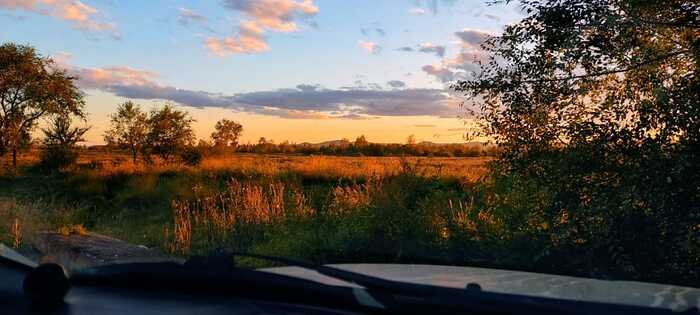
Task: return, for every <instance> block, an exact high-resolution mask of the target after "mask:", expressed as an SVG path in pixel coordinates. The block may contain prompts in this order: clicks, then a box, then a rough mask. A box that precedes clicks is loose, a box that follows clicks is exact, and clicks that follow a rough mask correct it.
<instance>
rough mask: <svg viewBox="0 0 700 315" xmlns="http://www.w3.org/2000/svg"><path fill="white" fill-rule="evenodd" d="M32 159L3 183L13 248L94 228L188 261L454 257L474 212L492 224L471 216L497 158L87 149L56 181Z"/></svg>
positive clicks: (0, 197)
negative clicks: (152, 156) (133, 155)
mask: <svg viewBox="0 0 700 315" xmlns="http://www.w3.org/2000/svg"><path fill="white" fill-rule="evenodd" d="M20 161H21V162H22V163H21V166H20V168H19V170H18V171H14V172H11V171H7V170H8V169H9V168H8V167H7V166H6V167H5V170H6V173H5V174H4V175H3V176H2V177H0V219H1V220H2V222H4V224H3V225H2V226H0V239H2V241H3V242H5V243H9V244H14V243H19V244H27V243H29V242H30V240H31V237H32V234H33V233H34V232H35V231H38V230H44V229H53V230H57V229H60V228H63V229H64V230H65V228H66V227H70V226H73V225H82V226H84V227H86V228H87V229H88V230H90V231H95V232H99V233H104V234H107V235H111V236H114V237H117V238H121V239H124V240H127V241H129V242H133V243H137V244H144V245H147V246H153V247H157V248H161V249H163V250H165V251H169V252H172V253H174V254H178V255H191V254H206V253H207V252H210V251H212V250H216V249H222V248H227V249H236V250H249V251H256V252H262V253H267V254H275V255H283V256H291V257H297V258H304V259H309V260H314V261H319V262H328V261H363V260H364V261H366V260H375V261H387V260H389V261H431V260H439V259H448V260H449V259H452V257H451V254H450V255H448V254H447V252H445V251H444V249H445V248H446V247H447V242H448V241H449V240H450V239H453V238H455V235H460V234H463V232H464V231H467V230H468V229H469V228H470V226H472V227H473V225H474V224H473V223H470V221H469V220H470V219H469V218H468V217H469V216H471V217H474V218H477V217H478V216H481V218H482V219H483V218H484V215H483V214H479V213H478V212H474V213H469V211H470V210H471V208H470V207H472V206H473V203H474V193H473V191H472V190H473V186H474V185H475V183H477V182H478V180H479V178H480V177H481V176H482V175H483V174H484V172H485V170H486V168H485V163H486V162H487V161H488V159H486V158H417V157H407V158H395V157H329V156H286V155H231V156H214V157H207V158H205V159H204V160H203V161H202V163H201V164H200V165H199V166H196V167H190V166H185V165H181V164H156V165H150V166H146V165H143V164H136V165H135V164H133V163H131V162H130V161H129V160H128V157H127V156H126V155H125V154H123V153H120V152H109V153H108V152H103V151H96V150H82V151H81V152H80V159H79V163H78V166H76V167H74V168H72V169H70V170H66V171H65V172H62V173H56V174H53V175H45V174H42V173H40V172H37V171H35V170H33V169H32V164H33V163H35V161H36V158H35V154H32V152H30V153H28V154H25V155H23V156H21V157H20ZM470 224H471V225H470ZM20 236H21V237H20ZM18 239H19V240H18Z"/></svg>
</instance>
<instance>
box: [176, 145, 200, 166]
mask: <svg viewBox="0 0 700 315" xmlns="http://www.w3.org/2000/svg"><path fill="white" fill-rule="evenodd" d="M203 156H204V154H202V149H200V148H196V147H189V148H186V149H185V150H184V151H182V153H180V158H182V161H183V162H185V164H186V165H189V166H197V165H199V163H201V162H202V158H203Z"/></svg>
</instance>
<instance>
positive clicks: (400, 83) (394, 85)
mask: <svg viewBox="0 0 700 315" xmlns="http://www.w3.org/2000/svg"><path fill="white" fill-rule="evenodd" d="M386 84H387V85H388V86H390V87H392V88H395V89H400V88H405V87H406V82H403V81H400V80H391V81H389V82H387V83H386Z"/></svg>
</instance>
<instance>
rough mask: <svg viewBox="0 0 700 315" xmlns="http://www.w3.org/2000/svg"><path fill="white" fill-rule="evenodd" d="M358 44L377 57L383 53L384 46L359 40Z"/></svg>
mask: <svg viewBox="0 0 700 315" xmlns="http://www.w3.org/2000/svg"><path fill="white" fill-rule="evenodd" d="M357 44H358V45H359V46H360V48H362V49H364V50H366V51H367V52H369V53H372V54H375V55H376V54H378V53H379V52H380V51H382V46H379V45H377V43H375V42H370V41H364V40H359V41H357Z"/></svg>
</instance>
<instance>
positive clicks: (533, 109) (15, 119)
mask: <svg viewBox="0 0 700 315" xmlns="http://www.w3.org/2000/svg"><path fill="white" fill-rule="evenodd" d="M0 29H2V30H3V31H2V37H1V38H0V105H1V111H0V242H1V243H3V244H4V245H6V246H7V247H11V248H14V250H16V251H17V252H19V253H22V254H23V255H25V256H27V257H29V258H31V259H33V260H34V261H37V262H58V263H60V264H62V265H64V266H66V267H67V268H70V269H76V268H80V267H87V266H96V265H105V264H114V263H126V262H136V261H138V262H156V261H158V262H160V261H184V260H186V259H188V258H191V257H195V256H210V255H212V254H218V253H222V252H245V253H255V254H260V255H268V256H276V257H286V258H291V259H296V260H301V261H306V262H311V263H314V264H369V263H371V264H393V265H386V268H388V269H385V268H384V267H383V268H379V267H377V268H378V269H374V267H367V266H365V267H357V266H355V267H348V268H350V269H353V270H364V271H366V272H367V273H371V274H372V275H374V276H377V277H382V276H384V277H390V278H392V279H393V280H397V281H400V280H406V281H414V282H419V283H420V282H421V281H433V282H432V283H431V284H438V285H443V286H451V287H464V286H465V285H467V284H468V283H470V282H475V284H477V285H480V286H481V287H483V288H485V289H489V288H491V289H495V288H502V289H503V290H505V291H507V292H508V293H522V294H527V293H533V294H534V293H537V292H539V293H542V292H544V293H543V294H550V295H552V296H554V295H567V294H568V293H567V292H573V291H575V292H576V293H575V294H573V293H572V295H567V297H569V298H572V299H585V298H586V297H587V296H589V297H593V296H595V297H601V298H604V297H605V296H609V295H610V294H612V293H610V292H613V291H615V292H617V293H620V294H622V295H628V296H629V297H630V298H632V297H633V295H634V294H635V293H634V292H637V291H634V290H637V289H639V290H641V289H640V288H642V287H643V288H649V289H648V290H647V289H644V290H647V291H644V292H649V293H648V294H647V295H644V298H645V299H646V298H647V296H648V298H649V299H650V301H651V302H649V303H648V304H651V303H652V302H653V301H652V300H653V299H654V294H656V293H657V291H656V287H653V288H652V287H646V286H644V285H647V284H637V285H638V286H629V287H614V288H612V289H611V288H608V289H604V290H602V291H601V286H605V285H607V284H606V283H607V282H605V281H597V280H596V281H593V282H584V283H585V284H586V285H582V286H578V287H576V288H575V289H574V288H569V289H566V290H565V289H561V286H567V285H569V284H571V283H576V281H584V279H582V278H594V279H598V280H625V281H638V282H649V283H662V284H671V285H676V286H679V287H668V288H670V289H669V292H671V293H669V294H675V292H677V291H674V290H680V291H678V292H685V291H682V290H685V289H687V290H691V289H688V288H680V287H700V268H698V266H700V207H699V205H700V169H698V166H699V165H700V163H698V162H700V159H699V157H698V152H700V78H699V77H698V67H699V66H700V4H698V3H697V1H691V0H686V1H682V0H678V1H632V0H623V1H618V0H615V1H613V0H601V1H595V2H592V1H585V0H567V1H555V0H522V1H495V2H493V1H484V0H454V1H453V0H451V1H447V0H416V1H409V0H406V1H399V0H396V1H393V0H392V1H371V0H357V1H355V0H353V1H333V0H245V1H244V0H225V1H207V2H200V1H178V2H177V3H174V2H172V3H171V2H167V3H166V2H162V1H148V2H144V1H119V2H109V1H90V0H81V1H14V0H10V1H0ZM236 264H237V265H239V266H245V267H251V268H270V267H279V266H280V264H279V263H275V262H270V261H264V260H258V259H254V258H240V259H236ZM282 265H283V264H282ZM415 265H440V266H443V267H441V268H442V269H430V268H428V269H421V268H418V267H415ZM390 266H394V267H393V268H394V269H392V267H390ZM408 266H413V267H412V268H414V269H410V268H409V267H408ZM444 266H450V267H444ZM456 267H469V268H470V269H464V268H462V269H460V268H456ZM415 268H417V269H415ZM274 270H276V271H277V272H280V270H282V271H284V269H274ZM401 270H420V271H414V273H410V272H407V273H402V272H401ZM516 271H523V272H530V273H527V274H526V273H514V272H516ZM289 272H291V271H289ZM535 273H539V274H550V275H562V276H565V277H563V278H556V279H555V278H547V277H543V276H542V275H536V274H535ZM419 274H423V275H424V277H423V278H421V277H420V275H419ZM457 274H459V275H461V276H456V275H457ZM431 276H432V277H433V278H431ZM426 279H427V280H426ZM457 279H459V280H457ZM469 279H472V281H470V280H469ZM474 279H478V280H474ZM523 283H525V284H523ZM557 288H560V289H557ZM634 288H636V289H634ZM674 288H675V289H674ZM528 290H529V291H528ZM567 290H568V291H567ZM572 290H573V291H572ZM606 290H607V291H606ZM625 290H627V291H625ZM633 291H634V292H633ZM688 292H689V291H688ZM693 292H695V291H693ZM637 294H639V293H637ZM693 294H697V292H695V293H693ZM645 303H646V302H645Z"/></svg>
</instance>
